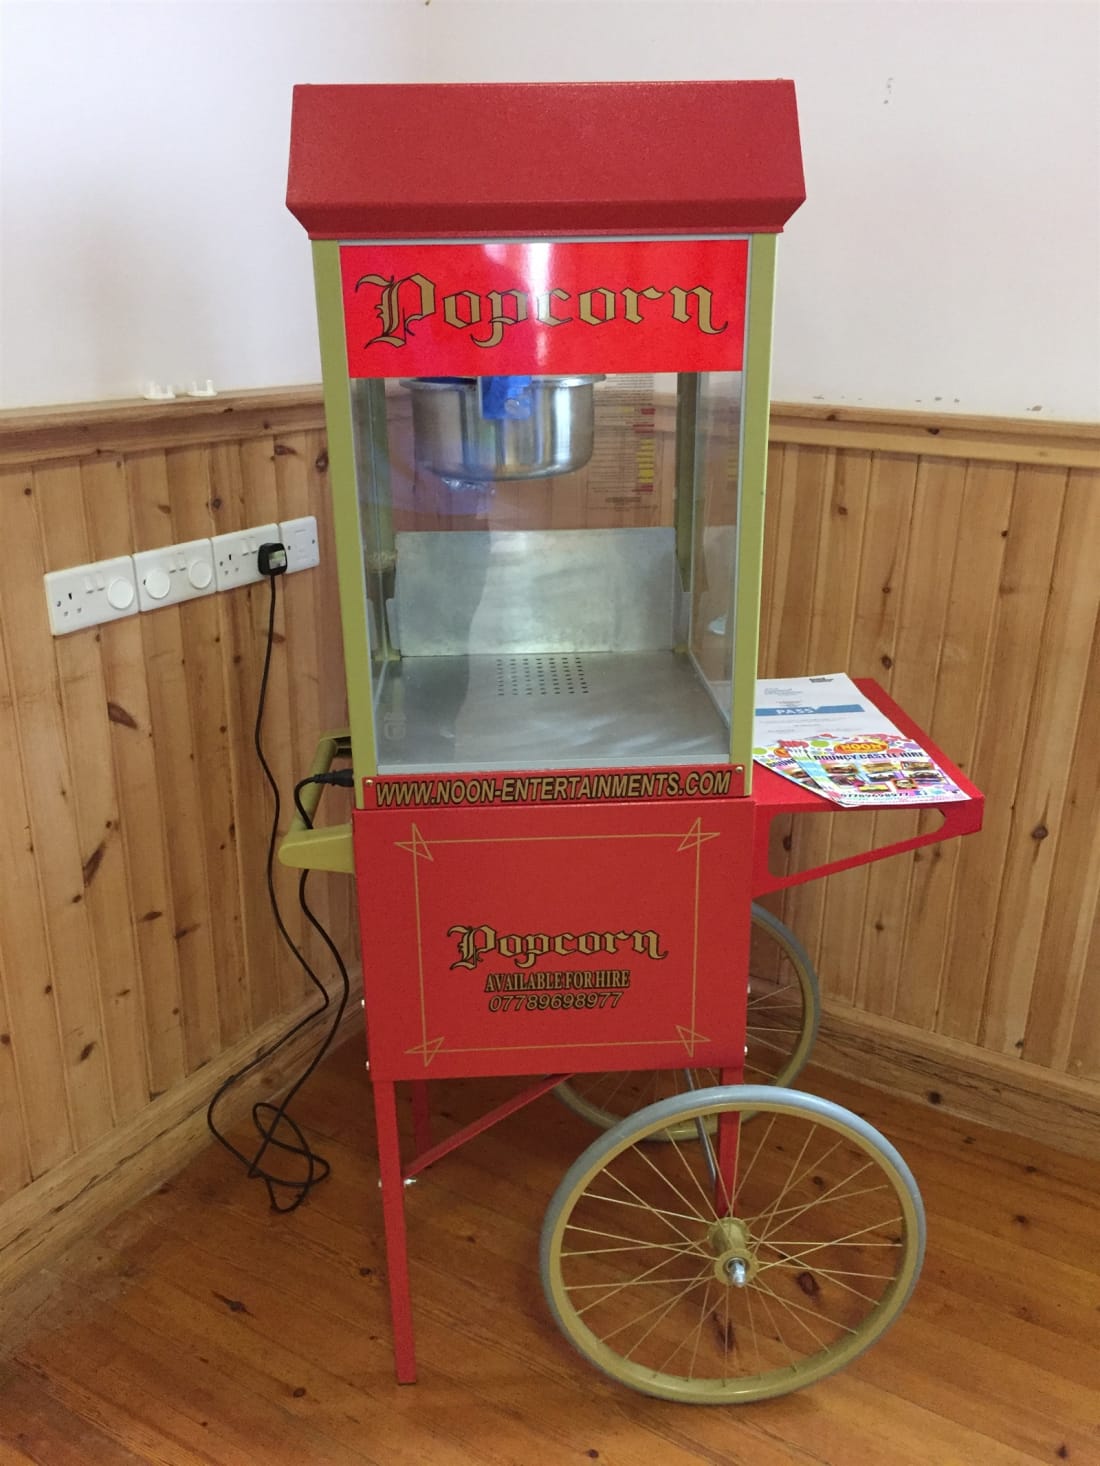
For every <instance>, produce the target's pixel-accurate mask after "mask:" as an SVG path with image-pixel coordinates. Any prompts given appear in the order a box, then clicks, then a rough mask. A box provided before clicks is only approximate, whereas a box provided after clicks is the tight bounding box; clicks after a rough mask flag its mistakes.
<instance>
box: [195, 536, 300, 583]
mask: <svg viewBox="0 0 1100 1466" xmlns="http://www.w3.org/2000/svg"><path fill="white" fill-rule="evenodd" d="M276 541H278V542H279V543H282V541H281V540H280V536H279V526H278V525H277V524H261V525H258V526H257V527H256V528H255V529H240V530H235V531H234V532H233V533H232V534H219V535H215V536H214V538H213V539H212V540H211V541H210V543H211V545H212V546H213V548H214V576H215V580H216V582H217V588H218V590H234V589H235V588H236V587H237V586H238V585H252V584H254V583H255V582H256V581H258V580H265V579H266V576H263V575H261V574H260V572H259V569H258V567H257V563H256V551H257V550H258V549H259V548H260V546H261V545H266V544H272V543H274V542H276Z"/></svg>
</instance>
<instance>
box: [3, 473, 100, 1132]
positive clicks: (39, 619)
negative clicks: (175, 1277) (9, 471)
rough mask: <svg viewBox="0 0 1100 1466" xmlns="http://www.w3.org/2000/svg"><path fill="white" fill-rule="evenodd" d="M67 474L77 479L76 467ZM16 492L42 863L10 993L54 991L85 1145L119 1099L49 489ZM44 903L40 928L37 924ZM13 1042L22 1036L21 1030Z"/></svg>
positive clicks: (8, 578) (33, 811) (19, 932)
mask: <svg viewBox="0 0 1100 1466" xmlns="http://www.w3.org/2000/svg"><path fill="white" fill-rule="evenodd" d="M66 473H67V474H68V475H69V476H70V477H71V471H68V470H67V471H66ZM14 490H15V491H14V492H8V493H6V494H5V495H4V498H3V503H2V504H0V538H2V540H3V542H4V543H5V544H9V545H12V546H18V548H19V552H18V554H13V555H12V556H11V557H10V558H9V563H8V565H7V567H6V570H5V574H4V575H3V577H2V587H0V607H2V613H3V620H4V628H5V644H6V655H7V660H8V670H9V675H10V677H11V683H12V703H13V715H14V721H15V726H16V728H17V730H18V737H19V752H20V759H19V762H17V764H16V765H15V767H16V768H20V769H21V775H22V783H23V787H24V790H25V797H26V801H27V812H28V815H29V824H30V841H29V844H30V848H31V850H32V852H33V857H34V861H33V866H31V864H30V862H26V861H25V862H24V863H25V866H26V870H25V872H24V874H23V876H22V877H21V878H20V877H17V881H18V882H19V884H20V885H22V886H23V898H24V900H25V901H26V909H25V910H21V911H17V912H14V913H13V923H14V925H13V930H12V935H13V937H14V938H15V941H14V942H13V946H14V953H13V955H14V956H15V959H16V962H17V964H18V965H17V967H16V968H15V972H16V976H15V978H14V981H13V988H12V991H9V994H8V1001H9V1004H10V1003H11V1001H12V996H13V992H17V991H19V990H21V989H22V988H23V985H24V984H27V985H28V986H40V987H41V989H42V991H43V994H44V995H45V993H46V990H47V989H48V990H49V993H50V994H51V995H52V996H53V998H54V1003H55V1005H56V1015H57V1018H58V1020H59V1023H60V1038H61V1072H62V1074H63V1075H64V1082H65V1088H66V1091H67V1093H68V1102H69V1103H68V1112H69V1124H70V1126H71V1129H72V1140H73V1144H74V1145H75V1146H76V1147H77V1148H78V1149H79V1148H83V1147H84V1146H87V1145H90V1144H92V1143H93V1142H94V1141H95V1140H97V1139H99V1137H100V1136H102V1135H104V1134H106V1133H107V1131H109V1130H110V1129H111V1128H112V1126H113V1124H114V1112H113V1101H112V1096H111V1087H110V1078H109V1075H108V1072H107V1052H106V1045H105V1044H104V1041H103V1020H102V1014H101V1012H100V1007H99V992H98V987H97V985H96V984H95V983H94V982H89V981H88V975H89V974H90V973H92V972H93V971H94V966H95V964H94V955H93V948H92V941H91V933H90V930H89V924H88V913H87V910H86V908H85V905H84V878H83V869H82V866H83V862H82V859H81V854H80V844H79V840H78V837H77V831H76V826H75V823H74V819H73V810H72V801H71V798H70V792H71V789H72V778H73V775H72V770H71V769H70V767H69V758H68V747H67V743H66V734H65V729H64V725H63V722H62V718H61V689H60V685H59V679H58V671H57V662H56V660H55V657H54V648H53V642H52V638H51V636H50V631H49V626H48V624H47V620H46V609H45V598H44V596H43V592H42V576H43V574H44V572H45V569H46V565H45V558H44V552H43V545H42V534H41V527H40V524H39V518H38V508H37V498H38V495H39V492H40V489H39V486H38V485H37V484H36V483H34V482H33V481H32V480H31V478H30V477H29V476H27V477H26V479H25V481H24V483H23V484H22V485H19V486H14ZM27 490H30V492H29V493H28V492H27ZM28 876H29V878H30V879H29V882H28V880H27V877H28ZM36 908H37V909H38V910H39V912H40V921H41V928H42V929H41V930H35V923H34V919H33V916H32V913H33V912H34V911H35V909H36ZM14 1041H15V1042H18V1043H22V1041H23V1040H22V1032H21V1029H20V1031H18V1032H17V1033H16V1034H15V1038H14ZM51 1048H52V1046H51ZM51 1057H53V1055H52V1054H51ZM26 1058H27V1063H26V1065H25V1066H24V1067H22V1068H21V1070H20V1073H21V1083H23V1084H27V1085H34V1084H35V1083H36V1082H37V1080H36V1069H37V1067H38V1059H37V1056H35V1055H32V1054H28V1055H26ZM63 1113H64V1110H61V1111H57V1112H54V1113H53V1114H52V1115H50V1116H46V1117H43V1118H44V1122H45V1125H46V1126H47V1127H48V1126H50V1125H51V1124H52V1125H54V1126H56V1127H57V1128H58V1130H59V1132H60V1131H62V1129H63V1122H62V1118H61V1117H62V1114H63ZM67 1144H68V1142H67V1139H62V1140H61V1141H60V1143H59V1147H58V1149H59V1150H60V1152H61V1154H64V1153H65V1151H66V1149H67Z"/></svg>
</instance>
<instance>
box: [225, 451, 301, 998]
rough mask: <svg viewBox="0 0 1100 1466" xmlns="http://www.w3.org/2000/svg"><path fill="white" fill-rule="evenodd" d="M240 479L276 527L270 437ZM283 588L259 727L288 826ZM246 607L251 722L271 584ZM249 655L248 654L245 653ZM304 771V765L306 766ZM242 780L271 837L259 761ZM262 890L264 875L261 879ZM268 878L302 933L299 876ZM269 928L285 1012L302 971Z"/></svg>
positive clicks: (250, 455) (277, 869)
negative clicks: (253, 788) (258, 797)
mask: <svg viewBox="0 0 1100 1466" xmlns="http://www.w3.org/2000/svg"><path fill="white" fill-rule="evenodd" d="M240 457H241V475H242V480H243V486H244V495H245V504H246V517H247V522H248V523H249V524H268V523H272V524H278V523H279V520H280V517H281V506H280V503H279V493H278V479H277V475H276V472H275V462H276V457H275V440H274V438H269V437H260V438H252V439H250V440H249V441H247V442H244V443H242V444H241V445H240ZM286 585H287V581H286V579H285V578H284V579H283V580H282V581H280V582H279V583H278V584H276V585H275V587H274V590H275V622H274V642H273V646H272V653H271V665H270V670H269V674H268V689H267V709H266V710H265V714H264V725H263V735H262V741H263V748H264V755H265V757H266V759H267V762H268V764H269V765H270V767H271V771H272V773H273V774H274V775H275V782H276V784H277V785H278V788H279V793H280V823H281V827H282V828H284V829H285V828H286V824H287V822H288V820H289V811H290V808H291V805H290V794H291V790H292V789H293V787H294V783H295V779H296V776H297V772H298V769H297V766H296V765H295V761H294V756H293V752H292V748H291V743H292V733H291V728H292V724H291V719H290V718H289V717H287V716H286V715H285V710H286V709H288V708H289V706H290V695H289V686H288V673H287V641H286ZM246 594H247V596H248V605H249V609H250V612H251V631H252V641H251V666H250V669H249V673H248V674H246V681H251V683H252V687H253V688H254V692H255V699H256V701H254V702H253V704H252V717H253V719H255V710H256V703H257V701H258V699H259V691H260V675H261V670H262V667H263V660H264V651H265V648H266V645H267V628H268V623H269V618H270V610H271V586H269V585H266V584H261V585H256V586H253V587H252V588H251V589H250V590H249V591H248V592H246ZM246 655H248V653H246ZM307 767H308V765H307ZM245 774H246V777H250V778H251V779H252V780H254V781H255V782H256V784H257V787H258V788H262V790H263V794H264V806H265V810H264V821H263V826H262V829H263V832H264V834H265V835H268V834H269V830H270V826H271V822H272V817H273V815H274V799H273V796H272V795H271V793H270V791H269V790H268V788H267V785H266V783H264V784H261V783H260V778H259V775H260V770H259V767H258V760H257V759H256V758H255V756H253V760H252V767H251V769H248V766H247V765H245ZM267 843H268V842H267V839H264V840H263V841H262V844H263V853H262V854H261V855H260V856H259V859H257V857H256V854H255V853H254V854H253V856H252V858H253V860H254V862H255V863H256V864H257V865H259V866H260V867H261V869H262V867H263V863H264V858H265V856H266V851H267ZM264 880H265V886H266V876H265V877H264ZM272 880H273V883H274V886H275V892H276V896H277V898H278V901H279V908H280V911H281V912H283V913H285V914H284V917H283V919H284V921H287V922H289V924H290V926H289V928H288V929H290V930H292V931H293V930H297V931H298V934H299V935H300V919H299V916H298V914H297V908H298V902H297V896H296V890H297V884H298V881H297V876H296V875H295V873H294V871H292V870H290V869H288V868H287V867H286V866H283V865H280V864H279V863H278V861H276V863H275V866H274V868H273V870H272ZM267 926H268V930H269V931H270V932H271V946H270V949H269V951H270V953H271V957H270V958H267V957H266V955H265V960H271V961H272V964H273V967H272V972H271V975H270V978H271V981H270V992H271V997H272V1006H271V1013H272V1014H273V1015H274V1014H275V1013H280V1012H283V1011H284V1010H285V1009H286V1008H288V1007H289V1006H290V1005H291V1004H292V1002H293V1001H294V999H295V998H296V997H298V996H299V995H300V993H301V985H300V977H301V970H300V968H299V967H298V964H297V962H296V961H295V959H294V957H293V955H292V953H291V952H290V951H289V949H288V948H287V946H286V943H285V942H282V941H280V940H279V939H278V937H277V935H276V934H275V931H274V924H273V922H272V920H271V916H270V911H269V912H268V918H267Z"/></svg>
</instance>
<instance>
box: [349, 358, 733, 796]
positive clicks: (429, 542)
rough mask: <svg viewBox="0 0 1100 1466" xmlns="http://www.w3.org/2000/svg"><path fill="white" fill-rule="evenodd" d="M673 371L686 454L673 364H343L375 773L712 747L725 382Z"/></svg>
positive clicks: (724, 589) (628, 758)
mask: <svg viewBox="0 0 1100 1466" xmlns="http://www.w3.org/2000/svg"><path fill="white" fill-rule="evenodd" d="M692 380H698V382H699V383H700V387H699V393H698V396H699V402H700V407H701V415H700V420H699V423H698V425H696V423H695V421H694V415H693V413H689V414H688V415H687V416H688V419H689V420H688V421H687V422H686V429H687V431H688V432H689V434H690V436H691V441H692V443H693V444H695V447H696V453H695V459H696V463H697V467H696V468H695V469H692V468H691V461H692V460H691V455H690V454H689V455H686V456H685V454H684V453H682V452H681V451H680V450H679V447H678V444H677V423H678V421H679V422H680V424H681V436H682V434H683V431H684V428H685V411H684V407H683V402H682V400H681V403H680V406H679V407H678V405H677V402H678V394H677V384H676V378H675V377H673V376H652V375H646V376H630V375H618V376H607V377H592V376H575V377H562V376H559V377H533V378H521V377H511V378H509V377H492V378H489V377H484V378H474V377H468V378H425V379H417V380H400V381H399V380H394V379H391V380H386V381H383V380H373V381H370V380H359V381H353V382H352V384H351V392H352V407H353V417H354V423H355V435H356V455H357V473H358V478H359V495H360V517H361V522H362V525H363V537H364V544H363V554H364V564H365V569H366V580H367V586H368V597H369V601H370V606H369V612H368V624H369V629H370V641H371V678H372V695H373V699H374V706H375V725H376V729H377V738H378V744H379V746H378V749H377V760H378V768H379V772H389V773H397V772H411V771H416V770H424V771H430V770H432V769H494V768H501V769H523V768H580V767H599V766H624V765H625V766H634V767H641V766H646V765H654V764H656V765H660V764H676V763H719V762H726V761H727V760H728V757H729V749H728V743H729V735H728V680H729V666H730V656H731V653H730V647H731V645H732V638H731V636H730V634H729V630H728V628H726V629H723V630H721V631H718V630H712V629H708V628H707V626H704V625H703V623H702V619H701V618H704V617H705V618H707V619H708V621H709V622H717V621H718V620H719V618H720V617H721V616H722V614H723V613H724V612H725V611H727V610H728V607H729V604H730V596H731V590H732V575H733V570H732V555H733V552H734V533H735V531H734V528H733V526H734V525H735V522H736V514H735V502H734V501H735V498H736V492H735V485H736V452H737V438H736V423H737V406H736V396H737V394H736V392H735V391H734V390H733V385H732V384H733V382H734V379H733V378H731V377H730V376H729V375H728V374H723V376H722V377H721V378H720V379H715V382H714V383H711V381H710V379H709V378H707V377H701V378H698V379H694V378H693V379H692ZM736 380H738V381H739V378H737V379H736ZM680 395H681V398H682V395H683V394H682V393H681V394H680ZM731 431H732V432H733V440H732V448H730V446H729V443H728V441H726V440H728V438H729V434H730V432H731ZM723 444H725V446H723ZM720 459H721V463H722V464H724V465H726V466H727V467H728V464H729V462H731V461H732V463H733V468H734V475H733V482H734V488H733V489H732V490H731V489H730V487H729V485H723V484H722V483H720V468H719V460H720ZM685 463H686V464H687V465H688V468H687V469H685ZM685 505H686V506H687V508H686V510H685ZM693 518H694V524H695V530H694V531H692V527H691V526H692V519H693ZM685 519H686V525H687V528H686V530H685ZM685 548H686V553H685ZM678 549H679V558H678ZM700 557H702V559H700ZM723 558H725V562H726V563H723ZM693 562H694V563H693ZM704 564H705V585H704V584H703V582H702V580H701V579H700V574H701V572H700V568H699V567H700V565H704ZM698 626H702V629H701V630H698V629H696V628H697V627H698ZM723 678H724V679H725V681H726V683H727V692H726V704H725V705H723V707H722V710H721V711H720V710H719V705H718V704H717V703H716V702H715V699H714V693H713V690H712V689H713V686H714V684H715V683H720V682H721V681H722V680H723Z"/></svg>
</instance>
